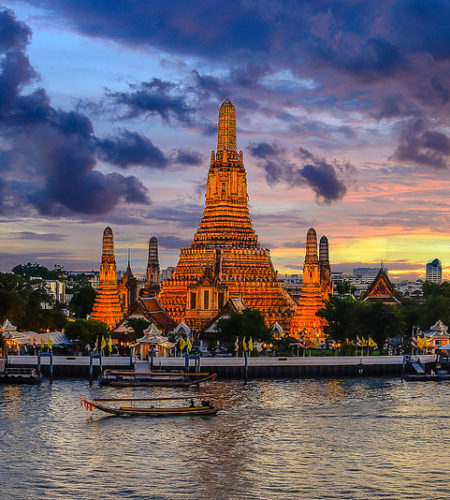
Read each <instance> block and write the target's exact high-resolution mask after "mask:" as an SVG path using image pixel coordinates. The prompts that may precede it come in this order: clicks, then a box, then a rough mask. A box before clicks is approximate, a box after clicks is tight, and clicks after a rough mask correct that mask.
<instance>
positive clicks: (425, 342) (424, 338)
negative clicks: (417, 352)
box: [423, 335, 430, 349]
mask: <svg viewBox="0 0 450 500" xmlns="http://www.w3.org/2000/svg"><path fill="white" fill-rule="evenodd" d="M423 347H424V349H429V348H430V344H429V343H428V339H427V338H426V336H425V335H424V336H423Z"/></svg>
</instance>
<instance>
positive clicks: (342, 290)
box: [336, 280, 356, 295]
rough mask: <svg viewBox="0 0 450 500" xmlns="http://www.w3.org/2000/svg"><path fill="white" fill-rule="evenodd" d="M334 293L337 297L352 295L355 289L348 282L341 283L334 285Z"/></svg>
mask: <svg viewBox="0 0 450 500" xmlns="http://www.w3.org/2000/svg"><path fill="white" fill-rule="evenodd" d="M336 292H337V293H338V295H354V294H355V292H356V287H355V286H354V285H352V284H351V283H350V281H345V280H344V281H341V282H339V283H338V284H337V285H336Z"/></svg>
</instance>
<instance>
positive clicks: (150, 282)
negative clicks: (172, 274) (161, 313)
mask: <svg viewBox="0 0 450 500" xmlns="http://www.w3.org/2000/svg"><path fill="white" fill-rule="evenodd" d="M159 290H160V283H159V258H158V240H157V239H156V237H155V236H152V237H151V238H150V240H149V242H148V262H147V275H146V279H145V285H144V289H143V291H142V296H143V297H156V296H157V295H158V293H159Z"/></svg>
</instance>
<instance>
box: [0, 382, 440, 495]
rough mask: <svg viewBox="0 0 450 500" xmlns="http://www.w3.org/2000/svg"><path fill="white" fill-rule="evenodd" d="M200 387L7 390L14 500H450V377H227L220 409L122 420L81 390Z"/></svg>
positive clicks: (135, 393)
mask: <svg viewBox="0 0 450 500" xmlns="http://www.w3.org/2000/svg"><path fill="white" fill-rule="evenodd" d="M193 393H197V390H191V392H189V391H182V390H181V391H180V390H175V389H162V388H159V389H154V390H151V389H145V388H134V389H119V390H117V389H113V388H99V387H97V386H94V387H92V388H89V387H88V385H87V383H86V382H85V381H63V380H57V381H55V383H54V384H53V385H49V384H48V382H47V381H46V382H44V383H43V384H42V385H41V386H0V445H1V448H0V449H1V453H0V459H1V464H0V481H1V492H2V494H1V496H2V498H17V499H19V498H20V499H22V498H31V499H35V498H44V497H46V498H66V499H71V498H96V499H99V498H102V499H103V498H152V497H156V498H270V499H278V498H279V499H282V498H308V499H309V498H311V499H313V498H346V499H347V498H358V499H367V498H389V499H391V498H396V499H409V498H411V499H413V498H449V496H450V495H449V493H448V491H449V488H450V485H448V484H447V483H448V474H447V472H448V466H447V464H448V457H447V454H448V450H449V449H450V446H449V444H450V443H449V438H448V437H447V436H448V435H449V432H448V425H449V401H450V397H449V396H450V384H449V383H445V382H444V383H433V382H428V383H421V382H416V383H402V382H400V381H399V380H393V379H378V378H377V379H345V380H295V381H289V380H279V381H273V380H261V381H252V382H250V383H249V384H248V385H247V386H245V387H244V386H243V385H242V383H241V382H238V381H221V382H217V383H216V384H210V385H209V386H208V387H205V388H204V389H202V390H201V391H200V393H207V394H209V395H212V397H211V400H212V401H214V402H217V406H219V407H220V408H222V411H220V412H219V414H218V415H217V416H216V417H209V418H204V417H187V418H167V419H151V418H145V417H144V418H143V417H136V418H115V417H105V416H103V415H102V414H100V413H99V412H96V411H95V410H94V412H93V413H92V416H91V415H90V414H89V413H88V412H86V410H85V409H84V408H82V407H80V403H79V397H80V396H90V397H117V396H119V397H139V396H140V397H143V396H144V395H149V394H152V395H157V396H163V395H164V396H168V395H182V394H183V395H184V394H193Z"/></svg>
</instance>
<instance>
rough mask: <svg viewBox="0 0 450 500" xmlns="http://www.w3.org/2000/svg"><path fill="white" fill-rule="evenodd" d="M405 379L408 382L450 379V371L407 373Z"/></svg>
mask: <svg viewBox="0 0 450 500" xmlns="http://www.w3.org/2000/svg"><path fill="white" fill-rule="evenodd" d="M404 379H405V380H406V381H408V382H426V381H428V380H434V381H436V380H450V373H448V372H445V373H439V372H435V373H431V372H430V373H407V374H406V375H405V376H404Z"/></svg>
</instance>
